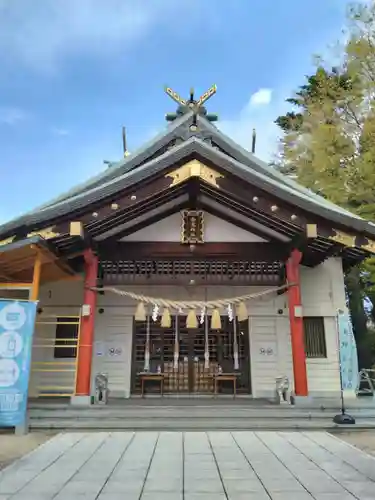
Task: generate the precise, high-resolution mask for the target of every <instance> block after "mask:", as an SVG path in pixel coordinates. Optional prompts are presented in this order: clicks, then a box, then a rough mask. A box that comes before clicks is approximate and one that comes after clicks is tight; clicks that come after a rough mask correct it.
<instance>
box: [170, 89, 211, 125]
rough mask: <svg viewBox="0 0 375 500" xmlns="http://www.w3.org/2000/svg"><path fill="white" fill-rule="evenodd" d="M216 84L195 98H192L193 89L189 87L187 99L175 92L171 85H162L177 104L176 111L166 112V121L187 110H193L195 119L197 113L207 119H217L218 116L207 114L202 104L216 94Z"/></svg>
mask: <svg viewBox="0 0 375 500" xmlns="http://www.w3.org/2000/svg"><path fill="white" fill-rule="evenodd" d="M216 89H217V87H216V85H212V87H210V88H209V89H208V90H207V92H205V93H204V94H202V95H201V97H200V98H199V99H198V100H196V99H194V89H193V88H191V89H190V97H189V99H183V98H182V97H181V96H180V95H179V94H178V93H177V92H175V91H174V90H173V89H172V88H171V87H167V86H166V87H164V90H165V92H166V94H168V95H169V97H170V98H171V99H173V100H174V101H175V102H177V104H178V105H179V106H178V108H177V112H176V113H168V114H167V115H166V119H167V121H173V120H175V119H176V118H178V117H179V116H181V115H183V114H185V113H187V112H188V111H193V113H194V119H196V117H197V115H203V116H205V117H206V119H207V120H209V121H211V122H214V121H217V119H218V117H217V115H215V114H207V110H206V108H205V107H204V106H203V104H204V103H205V102H206V101H208V99H210V97H212V96H213V95H214V94H216Z"/></svg>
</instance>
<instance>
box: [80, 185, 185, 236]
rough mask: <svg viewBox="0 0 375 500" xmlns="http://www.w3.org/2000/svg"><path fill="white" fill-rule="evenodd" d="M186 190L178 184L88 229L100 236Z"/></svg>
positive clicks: (91, 225) (93, 234)
mask: <svg viewBox="0 0 375 500" xmlns="http://www.w3.org/2000/svg"><path fill="white" fill-rule="evenodd" d="M184 192H186V188H185V186H182V185H180V186H177V187H176V188H174V189H173V190H172V189H171V190H169V191H167V192H165V193H163V196H161V195H159V194H158V195H156V196H155V197H152V198H149V199H148V200H147V201H146V202H143V203H140V204H137V205H136V206H134V207H132V208H129V209H126V210H121V212H120V213H119V214H118V215H116V216H109V217H107V218H106V219H104V220H103V221H98V222H96V223H93V224H90V225H89V226H87V231H88V232H89V233H90V235H91V236H92V237H96V236H99V235H101V234H104V233H106V232H108V231H111V230H112V229H114V228H116V227H117V226H120V225H122V224H126V223H127V222H129V221H131V220H133V219H135V218H136V217H139V216H140V215H143V214H145V213H147V212H149V211H151V210H153V209H155V208H158V207H160V206H163V205H164V204H165V203H167V202H169V201H172V200H174V199H175V198H177V197H178V196H180V195H182V194H184Z"/></svg>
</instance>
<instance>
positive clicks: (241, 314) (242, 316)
mask: <svg viewBox="0 0 375 500" xmlns="http://www.w3.org/2000/svg"><path fill="white" fill-rule="evenodd" d="M237 317H238V321H246V320H247V319H249V313H248V311H247V308H246V304H245V303H244V302H240V304H239V306H238V308H237Z"/></svg>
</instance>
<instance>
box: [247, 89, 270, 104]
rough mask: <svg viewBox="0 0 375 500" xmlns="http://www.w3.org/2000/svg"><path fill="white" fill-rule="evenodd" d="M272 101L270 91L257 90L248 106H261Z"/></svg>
mask: <svg viewBox="0 0 375 500" xmlns="http://www.w3.org/2000/svg"><path fill="white" fill-rule="evenodd" d="M271 100H272V89H259V90H258V91H257V92H255V93H254V94H253V95H252V96H251V97H250V101H249V106H263V105H268V104H270V102H271Z"/></svg>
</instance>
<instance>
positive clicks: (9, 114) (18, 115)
mask: <svg viewBox="0 0 375 500" xmlns="http://www.w3.org/2000/svg"><path fill="white" fill-rule="evenodd" d="M27 118H28V114H27V113H26V111H24V110H23V109H20V108H16V107H12V106H4V107H1V106H0V124H1V123H2V124H5V125H10V126H13V125H17V124H18V123H19V122H23V121H24V120H26V119H27Z"/></svg>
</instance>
